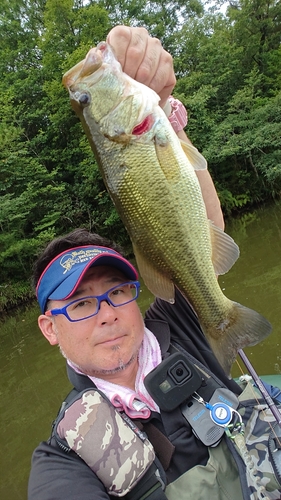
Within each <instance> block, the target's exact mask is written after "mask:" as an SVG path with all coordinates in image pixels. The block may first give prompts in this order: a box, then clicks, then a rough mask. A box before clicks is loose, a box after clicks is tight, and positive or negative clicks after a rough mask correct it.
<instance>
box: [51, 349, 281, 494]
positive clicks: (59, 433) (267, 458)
mask: <svg viewBox="0 0 281 500" xmlns="http://www.w3.org/2000/svg"><path fill="white" fill-rule="evenodd" d="M175 349H176V350H182V349H181V348H180V347H179V346H173V347H171V351H172V352H174V351H175ZM184 353H185V356H187V357H188V358H189V360H190V362H191V363H193V364H194V365H195V368H196V370H199V372H200V373H201V376H202V381H203V383H202V386H201V387H200V388H198V391H197V394H198V395H199V396H200V397H202V399H203V400H204V401H211V400H212V397H213V395H214V394H216V398H220V400H221V399H224V400H225V401H227V406H228V407H232V408H233V411H236V408H237V411H238V412H239V415H240V416H241V422H242V424H243V432H242V431H241V432H240V431H239V433H235V432H234V434H232V433H231V431H229V434H228V435H227V434H226V432H225V428H224V427H223V426H218V425H216V424H215V423H214V422H212V424H214V425H210V426H209V430H210V434H211V436H210V435H208V433H207V435H206V433H205V434H204V436H202V435H199V434H200V432H199V431H198V428H199V427H200V426H199V427H198V425H197V427H196V425H195V426H194V427H195V428H194V432H195V434H196V435H197V437H198V438H200V437H201V439H206V443H205V444H206V446H208V450H209V460H208V462H207V464H206V465H205V466H202V465H198V466H195V467H193V468H192V469H190V470H188V471H187V472H186V473H184V474H183V475H181V476H180V477H179V478H178V479H176V481H174V482H172V483H170V484H168V485H166V484H165V483H166V481H165V471H164V467H163V465H162V464H161V462H160V461H159V459H158V458H157V457H156V456H155V451H154V447H153V446H152V444H151V442H150V440H149V439H148V437H147V435H146V434H145V433H144V432H142V431H141V430H140V429H139V428H138V427H137V425H136V424H135V422H134V421H132V420H131V419H129V418H128V417H127V415H125V414H123V413H120V412H118V411H117V410H116V409H115V407H114V406H113V405H112V404H111V402H110V401H109V400H108V399H107V397H106V396H105V395H104V394H103V393H102V392H101V391H99V390H98V389H97V388H95V387H92V388H89V389H84V390H83V391H82V392H78V391H76V390H75V389H74V390H73V391H72V392H71V394H70V395H69V397H68V398H67V399H66V401H65V402H64V403H63V405H62V407H61V410H60V412H59V415H58V417H57V419H56V421H55V423H54V428H53V429H54V431H53V432H54V436H55V438H56V441H57V443H58V445H59V446H60V448H61V449H63V450H64V451H65V452H66V453H67V452H69V451H70V450H73V451H75V452H76V453H77V455H79V457H80V458H82V459H83V460H84V462H86V464H87V465H88V466H89V467H90V468H91V469H92V470H93V472H94V473H95V474H96V475H97V477H98V478H99V479H100V480H101V481H102V483H103V484H104V486H105V488H106V490H107V492H108V494H109V495H111V496H118V497H124V498H125V499H126V500H145V499H147V500H165V499H168V500H187V499H193V498H196V499H197V500H201V499H202V500H205V499H206V498H208V500H240V499H243V500H260V499H265V500H267V499H280V498H281V495H280V491H281V474H280V471H281V449H280V446H279V438H280V441H281V429H280V427H279V426H278V425H277V424H276V422H275V419H274V417H273V416H272V414H271V411H270V409H269V408H268V406H267V405H266V404H265V403H264V400H263V398H262V396H261V394H260V393H259V391H258V390H257V389H254V388H253V386H252V385H251V383H250V382H247V383H243V387H242V389H243V392H242V393H241V394H240V395H239V396H238V399H237V398H236V396H234V395H233V397H232V399H231V391H229V390H228V389H226V388H225V387H224V386H223V384H222V383H221V382H220V381H219V380H218V379H217V378H216V377H215V376H214V375H213V374H212V373H211V372H209V370H208V369H207V368H206V367H205V366H203V365H201V363H199V362H198V361H197V360H196V359H195V358H193V357H192V356H190V355H189V354H188V353H186V352H185V351H184ZM216 391H217V392H216ZM224 391H226V392H224ZM218 395H219V396H218ZM193 401H194V400H193ZM236 401H237V404H236ZM189 402H190V401H187V402H184V403H183V404H182V405H181V411H182V413H183V415H184V416H185V417H186V419H187V420H188V422H189V423H190V425H192V423H193V422H194V421H195V420H192V419H194V414H192V413H191V416H190V413H189V414H188V411H187V409H188V404H189ZM213 403H214V401H213ZM203 410H204V412H206V415H204V414H202V415H201V416H202V418H203V417H204V418H209V417H208V412H209V410H208V408H206V407H205V406H204V405H202V411H203ZM197 415H199V413H198V412H197ZM201 416H200V417H197V420H196V422H198V418H201ZM205 421H207V420H205ZM202 427H204V425H202ZM159 434H160V435H161V433H159V432H158V435H157V439H158V440H159V439H160V441H161V437H159ZM164 439H165V440H166V441H165V443H164V446H167V438H166V437H165V436H164V435H163V440H164ZM208 439H209V441H208ZM208 443H210V444H209V445H208ZM187 453H188V450H187Z"/></svg>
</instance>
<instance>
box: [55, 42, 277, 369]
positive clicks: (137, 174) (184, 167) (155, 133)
mask: <svg viewBox="0 0 281 500" xmlns="http://www.w3.org/2000/svg"><path fill="white" fill-rule="evenodd" d="M63 84H64V86H65V87H66V88H67V89H68V91H69V94H70V99H71V103H72V106H73V108H74V110H75V112H76V113H77V115H78V116H79V118H80V120H81V122H82V124H83V127H84V129H85V132H86V134H87V136H88V139H89V141H90V144H91V146H92V149H93V152H94V154H95V156H96V159H97V162H98V165H99V168H100V171H101V174H102V176H103V179H104V182H105V185H106V187H107V190H108V191H109V193H110V196H111V198H112V200H113V202H114V204H115V206H116V208H117V211H118V212H119V214H120V216H121V218H122V220H123V222H124V224H125V227H126V229H127V231H128V233H129V235H130V238H131V241H132V244H133V250H134V253H135V257H136V261H137V265H138V268H139V271H140V274H141V276H142V278H143V280H144V282H145V284H146V286H147V287H148V289H149V290H150V291H151V292H152V293H153V294H154V295H155V296H158V297H160V298H162V299H164V300H167V301H170V302H173V301H174V293H175V288H174V287H175V286H176V287H178V288H179V290H180V291H181V293H182V294H183V295H184V296H185V297H186V298H187V300H188V301H189V302H190V304H191V305H192V307H193V308H194V310H195V312H196V314H197V315H198V319H199V322H200V324H201V327H202V329H203V331H204V334H205V335H206V337H207V339H208V341H209V343H210V345H211V347H212V349H213V351H214V353H215V355H216V357H217V359H218V360H219V362H220V363H221V365H222V366H223V368H224V370H225V371H226V373H227V374H229V373H230V369H231V365H232V363H233V361H234V359H235V357H236V355H237V351H238V349H240V348H244V347H245V346H248V345H255V344H257V343H258V342H260V341H261V340H262V339H263V338H265V337H266V336H267V335H268V334H269V333H270V331H271V326H270V323H269V322H268V321H267V320H266V319H265V318H263V317H262V316H261V315H260V314H258V313H257V312H255V311H253V310H251V309H248V308H246V307H244V306H242V305H240V304H238V303H235V302H232V301H231V300H230V299H228V298H227V297H226V296H225V295H224V294H223V292H222V290H221V288H220V286H219V284H218V280H217V274H223V273H225V272H227V271H228V270H229V269H230V267H231V266H232V265H233V263H234V262H235V260H236V259H237V258H238V255H239V250H238V247H237V245H236V244H235V242H234V241H233V240H232V238H230V237H229V236H228V235H226V234H225V233H224V232H223V231H221V230H220V229H218V228H216V227H215V226H214V225H213V224H212V223H210V222H209V221H208V219H207V215H206V209H205V205H204V201H203V198H202V194H201V190H200V185H199V182H198V180H197V176H196V174H195V171H194V169H204V168H206V161H205V159H204V158H203V156H201V155H200V154H199V152H198V151H197V149H196V148H194V147H193V146H191V145H187V144H185V143H181V142H180V141H179V139H178V137H177V135H176V134H175V132H174V131H173V129H172V127H171V125H170V123H169V121H168V119H167V117H166V115H165V113H164V112H163V111H162V109H161V108H160V107H159V105H158V102H159V97H158V95H157V94H156V93H155V92H154V91H153V90H151V89H149V88H148V87H146V86H144V85H142V84H140V83H137V82H136V81H134V80H132V79H131V78H130V77H129V76H127V75H126V74H124V73H123V72H122V69H121V66H120V64H119V63H118V61H117V60H116V58H115V56H114V54H113V52H112V50H111V48H110V46H109V45H108V44H107V43H105V42H101V43H100V44H99V45H98V46H97V47H96V48H93V49H91V50H90V51H89V53H88V54H87V56H86V59H84V60H83V61H81V62H80V63H78V64H77V65H76V66H75V67H73V68H72V69H70V70H69V71H68V72H67V73H66V74H65V75H64V77H63Z"/></svg>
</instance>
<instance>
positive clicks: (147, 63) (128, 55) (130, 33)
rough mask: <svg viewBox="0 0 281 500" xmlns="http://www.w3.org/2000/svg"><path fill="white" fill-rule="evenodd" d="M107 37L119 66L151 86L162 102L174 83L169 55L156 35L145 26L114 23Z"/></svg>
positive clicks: (139, 80)
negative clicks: (131, 26) (153, 36)
mask: <svg viewBox="0 0 281 500" xmlns="http://www.w3.org/2000/svg"><path fill="white" fill-rule="evenodd" d="M106 41H107V42H108V43H109V44H110V45H111V46H112V47H113V50H114V52H115V55H116V57H117V59H118V61H119V62H120V64H121V66H122V69H123V71H124V72H125V73H127V75H129V76H131V77H132V78H134V79H135V80H137V81H138V82H141V83H143V84H144V85H147V86H148V87H150V88H152V89H153V90H154V91H155V92H156V93H157V94H158V95H159V97H160V99H161V100H160V106H162V107H163V106H164V105H165V103H166V101H167V99H168V97H169V95H170V94H171V93H172V90H173V88H174V86H175V84H176V77H175V73H174V67H173V58H172V56H171V55H170V54H169V53H168V52H167V51H166V50H164V49H163V47H162V45H161V42H160V40H158V38H152V37H150V36H149V34H148V31H147V30H146V29H145V28H130V27H128V26H115V27H114V28H113V29H112V30H111V31H110V32H109V34H108V36H107V39H106Z"/></svg>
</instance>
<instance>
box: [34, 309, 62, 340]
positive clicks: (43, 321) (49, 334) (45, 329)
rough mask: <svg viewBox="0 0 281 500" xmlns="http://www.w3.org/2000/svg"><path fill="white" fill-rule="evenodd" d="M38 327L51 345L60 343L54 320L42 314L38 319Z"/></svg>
mask: <svg viewBox="0 0 281 500" xmlns="http://www.w3.org/2000/svg"><path fill="white" fill-rule="evenodd" d="M38 326H39V328H40V330H41V332H42V333H43V335H44V337H46V339H47V340H48V341H49V342H50V344H51V345H57V344H58V343H59V341H58V337H57V334H56V329H55V325H54V323H53V318H50V317H49V316H45V314H41V315H40V316H39V318H38Z"/></svg>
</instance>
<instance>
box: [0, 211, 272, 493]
mask: <svg viewBox="0 0 281 500" xmlns="http://www.w3.org/2000/svg"><path fill="white" fill-rule="evenodd" d="M226 230H227V232H228V233H229V234H230V235H231V236H232V237H233V238H234V239H235V241H236V242H237V243H238V245H239V247H240V252H241V254H240V258H239V260H238V261H237V263H236V264H235V265H234V266H233V268H232V269H231V270H230V271H229V272H228V273H227V274H226V275H225V276H223V277H220V285H221V287H222V288H223V290H224V293H225V294H226V295H227V296H228V297H229V298H231V299H233V300H235V301H237V302H240V303H242V304H243V305H246V306H248V307H251V308H253V309H255V310H257V311H259V312H260V313H262V314H263V315H264V316H266V317H267V318H268V319H269V320H270V321H271V323H272V326H273V332H272V334H271V335H270V337H269V338H268V339H266V340H265V341H263V342H262V343H260V344H259V345H258V346H255V347H252V348H247V349H245V352H246V353H247V355H248V357H249V359H250V360H251V362H252V363H253V365H254V367H255V369H256V371H258V373H259V374H280V373H281V351H280V345H279V344H280V333H281V307H280V304H281V286H280V277H281V204H276V205H273V206H270V207H266V208H261V209H259V210H257V211H255V212H254V213H251V214H247V215H244V216H243V217H242V218H240V219H239V220H231V221H229V222H228V223H227V228H226ZM142 288H143V292H142V295H141V298H140V307H141V309H142V310H145V308H146V307H147V306H148V304H149V303H150V301H151V300H152V296H151V294H150V293H149V292H148V291H147V290H145V287H142ZM38 313H39V310H38V308H37V306H36V305H33V306H30V307H26V308H24V309H21V310H20V311H17V312H15V313H14V314H13V315H12V316H11V317H9V318H6V319H5V320H4V319H3V320H2V321H1V322H0V373H1V399H0V405H1V408H0V412H1V420H2V425H1V448H2V452H1V485H0V498H1V500H26V498H27V495H26V487H27V478H28V473H29V468H30V457H31V454H32V451H33V449H34V447H35V446H36V445H37V443H38V442H39V441H41V440H44V439H47V438H48V436H49V434H50V427H51V422H52V418H54V416H55V415H56V412H57V410H58V408H59V406H60V403H61V401H62V399H63V397H64V396H65V394H66V393H67V392H68V390H69V389H70V384H69V382H68V380H67V378H66V374H65V362H64V360H63V358H62V357H61V355H60V354H59V352H58V349H57V348H56V347H51V346H50V345H49V344H48V342H47V341H46V340H45V338H44V337H43V336H42V335H41V334H40V332H39V330H38V327H37V316H38ZM241 369H242V370H243V364H242V363H241V362H239V366H238V364H235V365H234V367H233V376H239V375H240V374H241V372H240V370H241ZM38 500H40V499H38Z"/></svg>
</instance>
